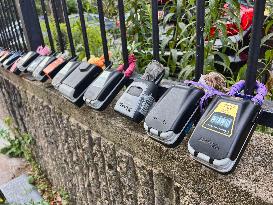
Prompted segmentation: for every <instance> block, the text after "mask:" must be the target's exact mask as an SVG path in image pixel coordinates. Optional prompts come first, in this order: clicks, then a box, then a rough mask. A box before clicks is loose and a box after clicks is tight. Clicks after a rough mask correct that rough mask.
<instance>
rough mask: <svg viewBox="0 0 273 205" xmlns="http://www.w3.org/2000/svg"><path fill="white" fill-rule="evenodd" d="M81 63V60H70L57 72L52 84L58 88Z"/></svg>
mask: <svg viewBox="0 0 273 205" xmlns="http://www.w3.org/2000/svg"><path fill="white" fill-rule="evenodd" d="M79 65H80V63H79V62H77V61H75V60H71V61H69V62H68V63H67V64H66V65H65V66H64V67H63V68H62V69H61V70H60V72H58V73H57V74H56V76H55V77H54V78H53V79H52V82H51V84H52V85H53V86H54V88H55V89H58V88H59V86H60V85H61V84H62V82H63V81H64V80H65V78H66V77H67V76H68V75H69V74H70V73H71V72H72V71H74V70H75V69H76V68H77V67H78V66H79Z"/></svg>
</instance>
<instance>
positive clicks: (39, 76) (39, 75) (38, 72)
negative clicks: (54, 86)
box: [32, 56, 56, 82]
mask: <svg viewBox="0 0 273 205" xmlns="http://www.w3.org/2000/svg"><path fill="white" fill-rule="evenodd" d="M54 60H56V57H55V56H46V57H45V58H44V59H43V61H42V62H41V63H40V64H39V65H38V66H37V67H36V69H35V70H34V71H33V73H32V75H33V77H34V78H35V80H37V81H42V82H43V81H45V80H47V77H46V76H45V74H44V73H43V70H44V69H45V68H46V67H47V66H48V65H49V64H50V63H52V62H53V61H54Z"/></svg>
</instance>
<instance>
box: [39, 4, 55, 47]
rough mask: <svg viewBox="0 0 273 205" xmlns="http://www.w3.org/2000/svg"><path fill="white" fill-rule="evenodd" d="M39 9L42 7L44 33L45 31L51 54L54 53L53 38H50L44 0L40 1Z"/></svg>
mask: <svg viewBox="0 0 273 205" xmlns="http://www.w3.org/2000/svg"><path fill="white" fill-rule="evenodd" d="M41 7H42V11H43V15H44V19H45V25H46V31H47V36H48V40H49V44H50V47H51V50H52V52H55V46H54V42H53V37H52V33H51V30H50V26H49V20H48V16H47V10H46V5H45V1H44V0H41Z"/></svg>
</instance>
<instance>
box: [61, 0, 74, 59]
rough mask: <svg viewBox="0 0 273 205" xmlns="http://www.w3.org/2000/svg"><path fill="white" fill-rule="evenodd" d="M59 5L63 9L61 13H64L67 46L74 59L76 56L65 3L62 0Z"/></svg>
mask: <svg viewBox="0 0 273 205" xmlns="http://www.w3.org/2000/svg"><path fill="white" fill-rule="evenodd" d="M61 3H62V7H63V12H64V20H65V24H66V30H67V36H68V41H69V45H70V50H71V54H72V57H75V56H76V51H75V46H74V42H73V36H72V31H71V26H70V21H69V18H68V14H67V5H66V1H65V0H62V2H61Z"/></svg>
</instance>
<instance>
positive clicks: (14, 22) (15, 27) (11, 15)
mask: <svg viewBox="0 0 273 205" xmlns="http://www.w3.org/2000/svg"><path fill="white" fill-rule="evenodd" d="M7 1H8V0H6V2H7ZM9 10H10V12H9V13H10V17H11V21H12V24H13V27H14V30H15V33H16V34H15V35H16V38H17V42H18V46H19V48H20V50H23V49H24V48H23V46H22V44H21V42H20V34H19V33H18V32H19V30H18V29H19V22H17V19H16V17H15V16H14V13H15V12H16V11H15V10H14V6H13V3H12V2H10V5H9ZM16 22H17V24H18V25H16ZM22 40H23V39H22Z"/></svg>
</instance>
